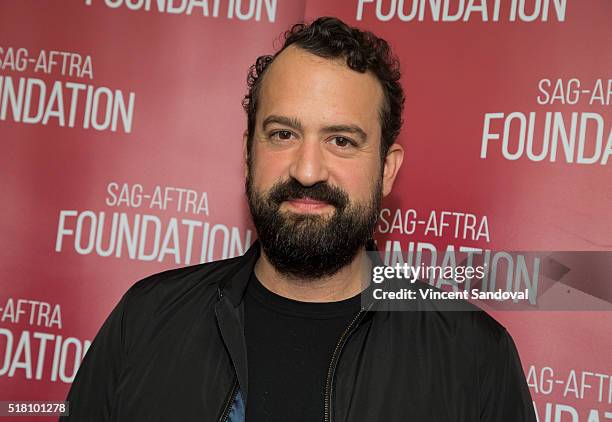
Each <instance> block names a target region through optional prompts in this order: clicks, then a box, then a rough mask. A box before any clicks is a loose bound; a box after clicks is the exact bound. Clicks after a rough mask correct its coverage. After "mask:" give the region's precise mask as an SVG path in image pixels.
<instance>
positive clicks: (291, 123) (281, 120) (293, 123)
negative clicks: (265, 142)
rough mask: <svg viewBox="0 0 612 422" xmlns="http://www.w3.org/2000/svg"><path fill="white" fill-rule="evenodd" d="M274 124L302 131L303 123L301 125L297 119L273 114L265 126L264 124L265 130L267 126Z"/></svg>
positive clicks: (265, 121) (264, 123)
mask: <svg viewBox="0 0 612 422" xmlns="http://www.w3.org/2000/svg"><path fill="white" fill-rule="evenodd" d="M272 123H277V124H279V125H283V126H288V127H290V128H292V129H296V130H299V131H301V130H302V123H300V121H299V120H298V119H297V118H295V117H287V116H279V115H277V114H271V115H269V116H268V117H266V118H265V119H264V121H263V124H262V125H263V128H264V129H265V128H266V126H268V125H271V124H272Z"/></svg>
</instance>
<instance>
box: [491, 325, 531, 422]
mask: <svg viewBox="0 0 612 422" xmlns="http://www.w3.org/2000/svg"><path fill="white" fill-rule="evenodd" d="M483 366H484V369H483V372H482V373H481V374H480V375H479V377H480V420H481V421H483V422H536V416H535V410H534V407H533V402H532V399H531V395H530V393H529V388H528V387H527V382H526V380H525V374H524V372H523V367H522V365H521V360H520V358H519V355H518V352H517V350H516V346H515V344H514V341H513V340H512V337H510V334H509V333H508V331H506V330H505V329H503V332H502V334H501V336H499V339H498V340H497V341H496V344H495V345H494V346H493V347H492V349H490V352H489V353H487V354H486V361H485V363H484V365H483Z"/></svg>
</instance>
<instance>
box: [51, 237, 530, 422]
mask: <svg viewBox="0 0 612 422" xmlns="http://www.w3.org/2000/svg"><path fill="white" fill-rule="evenodd" d="M259 248H260V246H259V243H258V242H255V243H254V244H253V245H252V246H251V247H250V249H249V250H248V251H247V252H246V253H245V255H243V256H241V257H236V258H231V259H227V260H222V261H217V262H212V263H206V264H200V265H195V266H190V267H186V268H180V269H175V270H171V271H166V272H163V273H159V274H155V275H152V276H150V277H147V278H145V279H144V280H141V281H139V282H138V283H136V284H134V285H133V286H132V287H131V288H130V289H129V290H128V291H127V293H126V294H125V295H124V296H123V298H122V299H121V301H120V302H119V303H118V305H117V306H116V307H115V309H114V310H113V311H112V313H111V314H110V316H109V317H108V319H107V320H106V321H105V323H104V324H103V326H102V328H101V329H100V331H99V333H98V334H97V335H96V337H95V339H94V341H93V343H92V344H91V347H90V348H89V350H88V352H87V354H86V355H85V358H84V359H83V362H82V364H81V366H80V369H79V371H78V374H77V376H76V378H75V380H74V383H73V385H72V388H71V390H70V393H69V395H68V400H69V402H70V404H69V409H70V416H69V417H63V418H60V420H62V421H126V422H138V421H143V422H145V421H146V422H155V421H185V422H187V421H194V422H195V421H198V422H207V421H210V422H215V421H218V420H226V421H232V422H234V421H238V420H241V418H244V405H247V406H248V403H244V402H240V403H238V399H242V398H244V397H247V386H248V381H247V377H248V368H247V357H246V345H245V338H244V334H243V328H242V327H243V322H242V318H243V315H244V312H243V308H244V307H243V301H242V296H243V293H244V291H245V287H246V285H247V283H248V281H249V278H250V275H251V272H252V270H253V266H254V264H255V262H256V260H257V258H258V256H259V250H260V249H259ZM371 309H372V308H371ZM371 309H370V310H369V311H362V312H360V313H359V314H358V315H357V316H356V318H355V319H354V320H353V322H352V323H351V325H350V326H349V327H348V328H347V331H346V332H345V333H344V334H343V336H342V337H341V338H340V339H339V341H338V345H337V347H336V351H335V352H334V356H333V358H332V360H331V362H330V367H329V373H328V379H327V386H326V392H325V415H321V419H322V420H324V421H335V422H349V421H350V422H353V421H355V422H356V421H376V422H379V421H380V422H394V421H428V422H429V421H431V422H434V421H448V422H460V421H463V422H468V421H498V422H502V421H503V422H523V421H525V422H532V421H535V420H536V419H535V414H534V409H533V405H532V401H531V397H530V394H529V390H528V388H527V385H526V382H525V377H524V374H523V370H522V368H521V363H520V360H519V356H518V354H517V351H516V347H515V345H514V343H513V341H512V338H511V337H510V335H509V334H508V332H507V331H506V329H505V328H504V327H503V326H501V325H500V324H499V323H497V322H496V321H495V320H494V319H493V318H491V317H490V316H489V315H487V314H486V313H485V312H482V311H473V312H472V311H470V312H450V311H448V312H447V311H426V312H396V311H393V312H391V311H385V310H378V311H373V310H371Z"/></svg>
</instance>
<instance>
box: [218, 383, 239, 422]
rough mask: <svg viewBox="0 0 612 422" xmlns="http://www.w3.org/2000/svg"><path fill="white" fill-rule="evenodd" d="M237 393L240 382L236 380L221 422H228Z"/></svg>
mask: <svg viewBox="0 0 612 422" xmlns="http://www.w3.org/2000/svg"><path fill="white" fill-rule="evenodd" d="M236 393H238V380H237V379H236V380H234V385H232V389H231V390H230V392H229V395H228V396H227V401H226V402H225V407H224V408H223V413H221V417H220V418H219V422H226V421H227V418H228V416H229V413H230V410H231V409H232V403H233V402H234V400H235V398H236Z"/></svg>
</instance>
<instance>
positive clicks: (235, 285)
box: [218, 239, 384, 307]
mask: <svg viewBox="0 0 612 422" xmlns="http://www.w3.org/2000/svg"><path fill="white" fill-rule="evenodd" d="M366 250H368V251H376V253H369V254H368V256H369V257H370V258H372V264H373V265H376V266H382V265H384V264H383V262H382V261H381V259H380V256H379V254H378V249H377V247H376V244H375V243H374V241H373V240H372V239H370V240H369V241H368V243H367V244H366ZM260 254H261V243H260V242H259V240H255V242H253V244H252V245H251V246H250V247H249V249H247V251H246V252H245V253H244V255H242V256H241V257H240V258H238V260H239V261H238V262H239V263H238V269H237V270H236V272H235V273H234V274H233V275H232V276H230V277H229V278H228V279H226V281H225V282H224V283H223V284H222V285H221V286H220V287H219V289H218V293H219V297H223V296H227V298H228V299H229V300H230V302H231V304H232V305H233V306H234V307H237V306H238V305H240V302H241V301H242V297H243V296H244V292H245V291H246V287H247V285H248V283H249V280H250V278H251V274H252V273H253V268H254V267H255V263H256V262H257V260H258V259H259V255H260ZM370 287H371V285H370ZM366 290H367V289H366Z"/></svg>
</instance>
